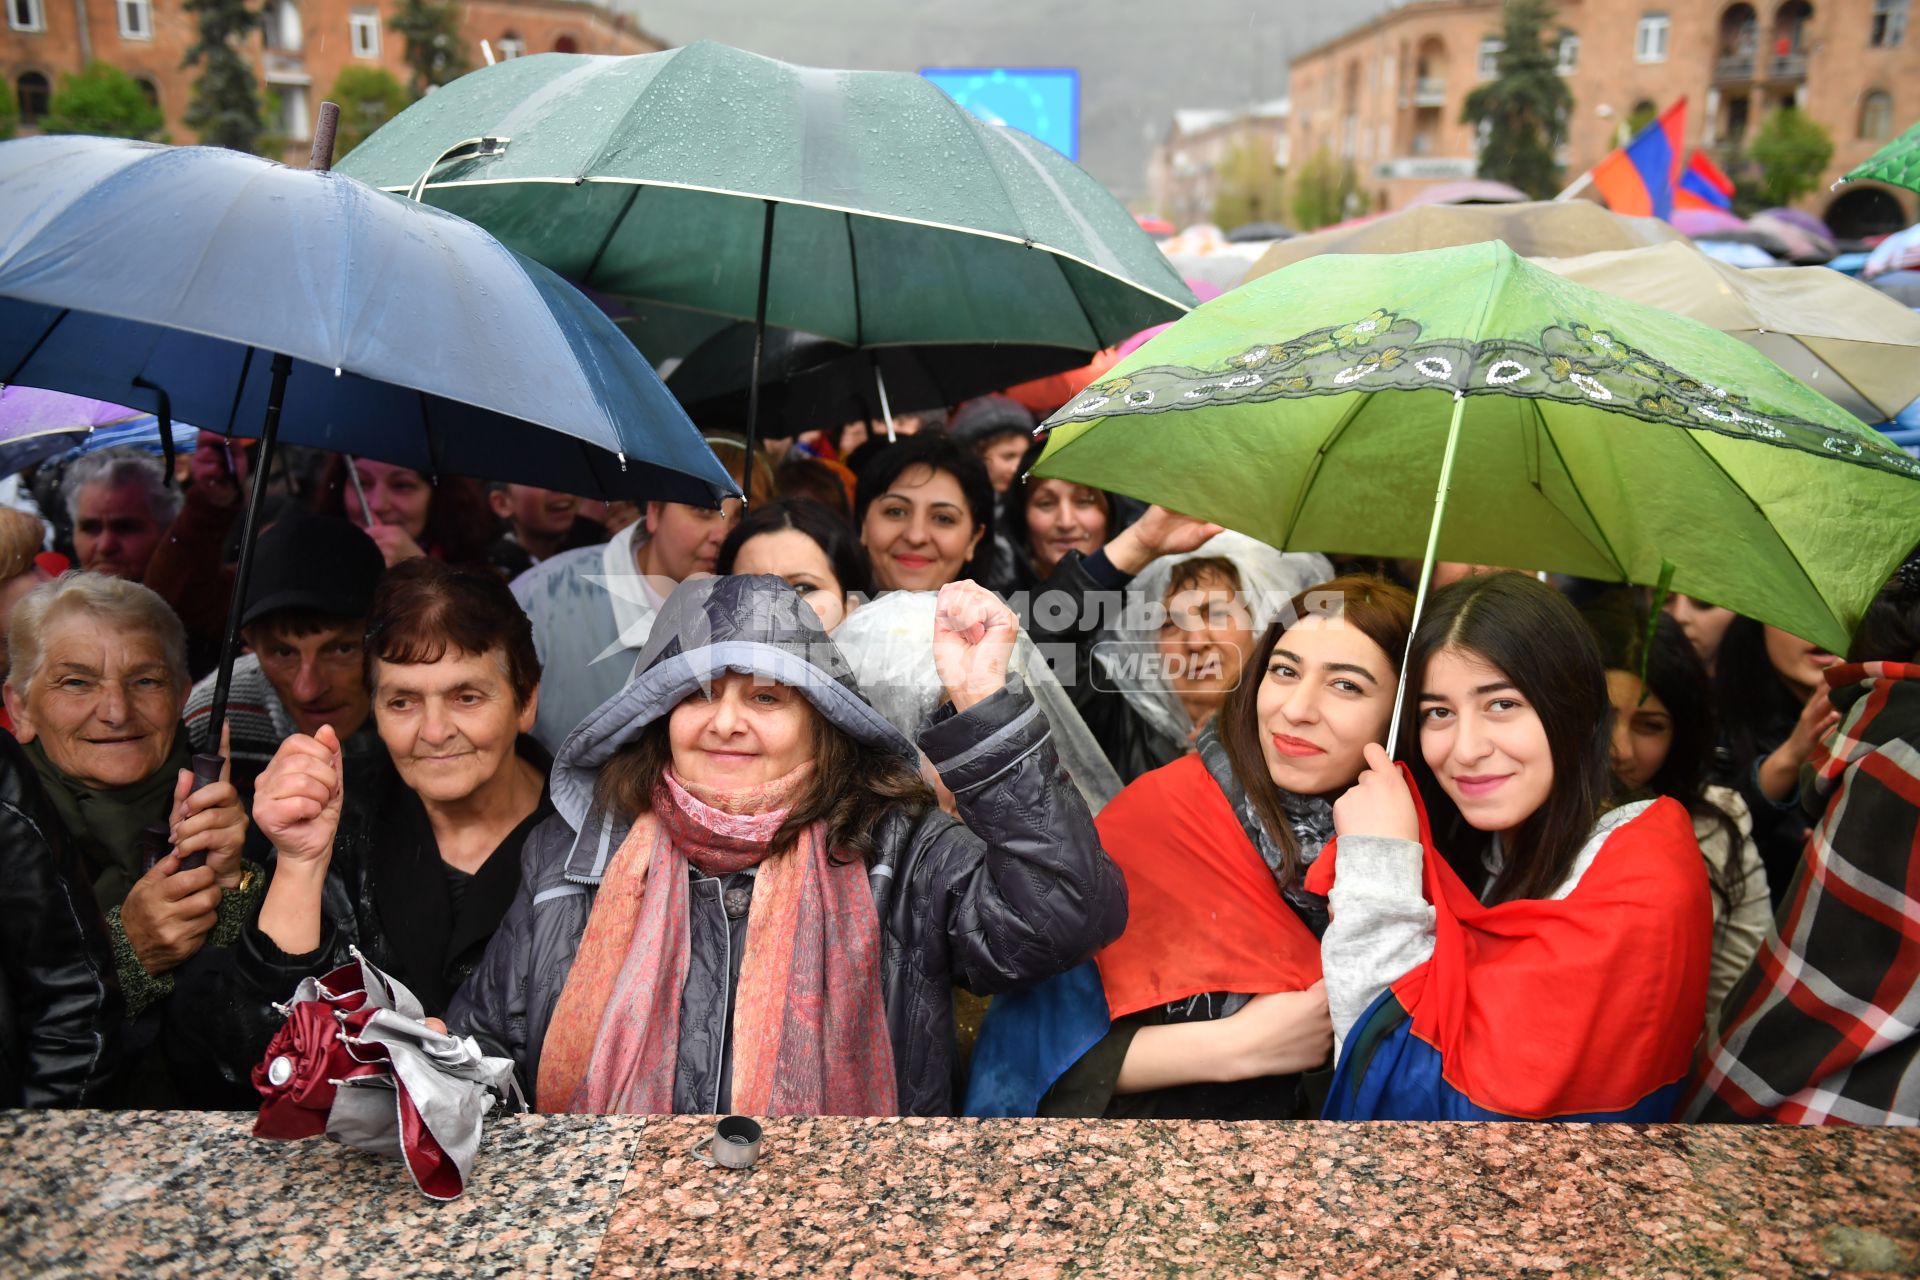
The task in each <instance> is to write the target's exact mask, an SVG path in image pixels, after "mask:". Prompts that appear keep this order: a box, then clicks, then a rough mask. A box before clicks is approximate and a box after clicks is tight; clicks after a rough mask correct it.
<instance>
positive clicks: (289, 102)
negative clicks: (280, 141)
mask: <svg viewBox="0 0 1920 1280" xmlns="http://www.w3.org/2000/svg"><path fill="white" fill-rule="evenodd" d="M273 88H274V92H275V93H277V94H279V95H280V133H281V135H282V136H284V137H285V138H286V139H287V141H289V142H306V141H307V140H309V139H310V138H312V137H313V120H312V118H311V117H310V116H309V115H308V114H307V86H305V85H303V84H279V85H275V86H274V87H273Z"/></svg>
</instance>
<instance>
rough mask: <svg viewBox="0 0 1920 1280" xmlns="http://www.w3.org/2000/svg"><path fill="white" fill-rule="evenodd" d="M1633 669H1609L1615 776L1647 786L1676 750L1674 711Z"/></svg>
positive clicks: (1631, 782) (1634, 786) (1623, 781)
mask: <svg viewBox="0 0 1920 1280" xmlns="http://www.w3.org/2000/svg"><path fill="white" fill-rule="evenodd" d="M1645 688H1646V686H1645V685H1643V684H1641V683H1640V677H1639V676H1638V675H1636V674H1635V673H1634V672H1631V671H1609V672H1607V701H1608V702H1611V703H1612V704H1613V747H1612V762H1613V776H1614V777H1616V778H1618V779H1620V781H1621V782H1622V783H1623V784H1624V785H1626V786H1627V787H1629V788H1639V787H1644V786H1646V785H1647V784H1648V783H1649V782H1651V781H1653V775H1654V774H1656V773H1659V772H1660V766H1661V765H1663V764H1665V763H1666V762H1667V753H1668V752H1669V751H1671V750H1673V713H1672V712H1670V711H1668V710H1667V704H1666V703H1664V702H1662V701H1660V699H1659V698H1658V697H1656V696H1655V695H1654V694H1652V693H1651V692H1649V693H1647V695H1646V699H1645V700H1644V701H1642V700H1641V696H1640V695H1641V691H1642V690H1644V689H1645Z"/></svg>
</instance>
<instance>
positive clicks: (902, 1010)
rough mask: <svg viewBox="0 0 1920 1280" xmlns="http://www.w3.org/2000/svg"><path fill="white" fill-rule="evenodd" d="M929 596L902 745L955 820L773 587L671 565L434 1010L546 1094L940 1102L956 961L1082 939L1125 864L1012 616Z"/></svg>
mask: <svg viewBox="0 0 1920 1280" xmlns="http://www.w3.org/2000/svg"><path fill="white" fill-rule="evenodd" d="M939 614H940V619H939V622H938V623H937V624H936V630H935V636H934V645H933V652H932V653H931V654H929V655H928V658H929V659H930V660H931V661H933V662H934V663H935V665H936V666H937V668H938V669H939V671H940V674H941V679H942V682H943V684H944V685H945V686H946V689H947V692H948V695H949V698H950V700H951V701H950V705H949V707H948V708H943V710H942V712H941V713H940V714H939V715H937V716H936V717H935V719H934V722H933V723H932V724H930V725H929V726H928V727H927V728H926V729H925V730H924V731H923V732H922V733H921V734H920V737H919V745H920V748H921V749H922V750H924V751H925V753H926V755H927V757H928V759H929V760H931V761H932V762H933V764H934V766H935V767H936V769H938V771H939V773H940V776H941V779H942V780H943V781H944V782H945V784H946V785H947V787H948V788H949V789H951V790H952V792H953V794H954V797H955V799H956V801H957V802H958V807H959V810H960V814H961V817H962V818H963V819H964V821H965V825H962V824H961V823H960V822H956V821H954V820H953V819H952V818H950V817H948V816H946V815H944V814H943V813H941V812H940V810H939V809H938V808H937V807H936V806H935V804H934V802H933V796H932V793H931V792H930V791H929V790H928V789H927V788H926V786H925V784H924V783H922V782H921V781H920V780H919V777H918V773H917V761H918V755H917V753H916V752H915V750H914V748H913V746H912V744H910V743H909V742H908V741H907V740H906V739H905V738H904V737H902V736H901V735H900V734H899V732H898V731H897V730H895V729H894V728H893V727H892V726H891V725H890V724H888V723H887V721H886V720H884V719H883V718H882V717H881V716H880V715H879V714H878V713H877V712H875V711H874V710H873V708H872V707H871V706H869V705H868V703H867V702H866V700H865V699H864V698H863V697H862V696H861V694H860V692H859V690H858V688H857V686H856V684H855V682H854V679H853V676H852V674H851V672H850V671H849V669H848V667H847V664H846V662H845V660H844V658H843V657H842V655H841V654H840V652H839V650H838V649H837V648H836V647H835V645H834V643H833V641H832V640H830V639H829V638H828V637H827V635H826V634H825V632H824V631H823V630H822V629H821V627H820V625H819V619H818V617H817V615H816V614H815V612H814V611H813V609H811V608H810V607H808V605H807V604H806V603H805V602H804V601H803V600H802V599H801V598H800V597H799V596H798V595H797V594H795V593H794V591H793V589H792V588H791V587H790V586H788V585H787V584H786V583H785V582H783V581H781V580H780V579H778V578H773V577H727V578H710V579H700V580H694V581H690V582H687V583H684V584H682V585H681V586H680V588H679V589H678V590H676V591H675V592H674V593H673V595H672V596H671V597H670V598H669V599H668V600H667V602H666V604H665V606H664V607H663V608H662V611H661V614H660V619H659V621H658V623H657V624H656V625H655V627H654V630H653V633H652V635H651V637H650V638H649V640H648V643H647V647H646V649H645V651H644V652H643V653H642V655H641V658H640V661H639V663H638V664H637V667H636V675H635V676H634V679H633V680H632V682H631V683H629V684H628V685H627V687H626V688H625V689H623V690H622V691H621V692H620V693H619V694H618V695H616V696H615V697H614V698H612V699H611V700H609V701H608V702H607V703H606V704H604V705H603V706H602V707H601V708H600V709H599V710H598V711H596V712H595V713H594V714H593V715H591V716H589V717H588V718H587V719H586V720H585V721H584V722H582V723H581V724H580V726H579V727H578V728H576V729H575V730H574V731H573V733H572V734H571V735H570V736H569V737H568V738H567V740H566V741H565V742H564V743H563V744H562V746H561V749H560V751H559V753H558V756H557V758H556V764H555V768H554V774H553V801H554V807H555V809H556V810H557V813H556V815H555V816H554V817H553V818H551V819H549V820H548V821H547V822H546V823H544V824H543V825H542V826H541V827H539V828H538V829H536V830H535V831H534V833H533V834H532V836H530V837H529V839H528V842H527V846H526V850H525V853H524V855H523V858H522V879H521V885H520V889H519V893H518V896H517V898H516V899H515V901H514V904H513V906H512V907H511V908H510V909H509V911H508V913H507V917H506V919H505V921H504V922H503V923H502V925H501V927H500V929H499V931H498V932H497V933H496V934H495V936H494V939H493V942H492V943H491V945H490V946H489V947H488V950H487V954H486V956H485V958H484V959H483V960H482V962H481V965H480V967H479V969H477V970H476V971H475V972H474V974H473V976H472V978H471V979H470V980H469V981H468V982H467V984H466V985H465V986H464V987H463V988H462V989H461V991H460V993H459V994H458V996H457V997H456V998H455V1000H454V1003H453V1006H452V1008H451V1009H450V1010H449V1012H448V1015H447V1021H448V1023H449V1024H450V1026H451V1028H452V1030H453V1031H454V1032H456V1033H457V1034H466V1035H472V1036H474V1037H475V1038H476V1039H478V1040H479V1042H480V1043H481V1045H482V1046H483V1047H484V1049H485V1050H486V1051H487V1052H488V1053H490V1054H501V1055H505V1056H508V1057H511V1058H512V1059H513V1060H514V1062H515V1064H516V1066H517V1067H518V1068H519V1072H520V1076H521V1081H522V1084H523V1085H524V1086H526V1088H527V1092H528V1093H529V1095H530V1096H532V1097H533V1098H534V1103H535V1106H536V1107H537V1108H538V1109H539V1110H542V1111H590V1112H668V1111H671V1112H723V1111H729V1110H732V1111H742V1112H748V1113H753V1114H881V1115H884V1114H905V1115H943V1114H949V1113H951V1112H952V1110H953V1108H954V1100H955V1096H956V1093H955V1080H954V1076H955V1062H954V1047H953V1046H954V1028H953V1012H952V1011H953V998H952V990H951V988H952V986H953V985H954V984H955V983H958V984H960V985H962V986H965V987H966V988H968V989H969V990H972V991H974V992H976V993H978V994H982V995H987V994H992V993H995V992H1000V991H1007V990H1012V989H1016V988H1019V987H1023V986H1026V985H1029V984H1031V983H1034V982H1037V981H1039V980H1041V979H1043V978H1046V977H1049V976H1051V975H1053V974H1055V973H1058V972H1060V971H1062V970H1064V969H1066V968H1069V967H1071V966H1072V965H1074V964H1077V963H1079V962H1080V961H1081V960H1083V959H1084V958H1085V957H1086V956H1088V955H1089V954H1091V953H1092V952H1093V951H1094V950H1096V949H1098V948H1099V947H1102V946H1104V945H1106V944H1107V943H1108V942H1110V941H1111V940H1112V939H1113V938H1115V937H1116V936H1117V935H1118V934H1119V933H1120V931H1121V929H1122V928H1123V927H1124V925H1125V923H1126V886H1125V883H1124V881H1123V880H1122V878H1121V875H1120V872H1119V870H1118V869H1117V868H1116V867H1115V866H1114V864H1113V863H1112V862H1111V861H1109V860H1108V858H1107V856H1106V854H1105V853H1104V852H1102V851H1101V848H1100V843H1099V837H1098V835H1097V833H1096V832H1095V830H1094V825H1093V820H1092V818H1091V817H1090V815H1089V814H1088V812H1087V808H1086V805H1085V803H1084V802H1083V801H1082V799H1081V798H1080V795H1079V793H1078V792H1077V791H1076V790H1075V789H1074V787H1073V786H1072V784H1071V783H1070V782H1069V780H1068V778H1067V776H1066V773H1065V771H1064V770H1063V769H1062V768H1061V766H1060V764H1059V761H1058V759H1057V757H1056V756H1055V753H1054V750H1053V748H1052V746H1051V744H1050V743H1049V741H1048V736H1049V731H1048V727H1047V723H1046V719H1045V717H1044V716H1042V715H1041V714H1040V712H1039V710H1038V708H1037V707H1035V706H1034V704H1033V702H1032V700H1031V698H1030V697H1029V696H1028V695H1027V693H1026V692H1025V690H1024V689H1023V688H1022V687H1021V685H1020V683H1019V681H1018V679H1017V677H1009V676H1008V674H1007V659H1008V656H1009V654H1010V652H1011V649H1012V642H1013V639H1014V637H1015V635H1016V634H1017V630H1016V625H1015V620H1014V618H1013V615H1012V614H1011V613H1010V612H1009V611H1008V610H1007V608H1006V606H1005V605H1004V604H1002V603H1001V602H1000V601H999V600H998V598H997V597H995V596H993V594H992V593H991V592H988V591H986V590H985V589H984V588H981V587H978V586H976V585H975V584H973V583H969V582H962V583H955V584H951V585H949V586H948V587H947V588H945V589H944V590H943V591H942V593H941V598H940V602H939Z"/></svg>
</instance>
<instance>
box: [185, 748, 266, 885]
mask: <svg viewBox="0 0 1920 1280" xmlns="http://www.w3.org/2000/svg"><path fill="white" fill-rule="evenodd" d="M231 728H232V726H230V725H228V726H222V728H221V731H220V756H221V767H220V780H219V781H218V782H215V783H212V784H210V785H208V786H204V787H201V788H199V789H198V790H195V789H194V786H193V770H191V769H182V770H181V771H180V780H179V781H178V782H177V783H176V784H175V785H174V789H173V822H172V829H171V831H170V832H169V836H170V838H171V840H172V841H173V848H174V853H175V854H176V855H177V856H178V857H181V858H185V857H187V856H188V855H190V854H195V853H204V854H205V855H206V865H207V866H208V867H209V868H211V869H212V871H213V882H214V883H215V884H217V885H219V886H220V889H221V890H222V892H224V891H226V890H229V889H238V888H239V887H240V875H241V872H240V853H241V850H242V849H243V848H244V847H245V845H246V843H247V811H246V810H245V809H244V808H242V807H241V805H240V793H239V791H237V790H236V789H235V788H234V785H233V782H232V776H233V758H232V753H231V751H230V749H229V743H230V742H231V741H232V733H231ZM216 905H218V904H217V903H216Z"/></svg>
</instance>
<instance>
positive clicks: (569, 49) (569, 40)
mask: <svg viewBox="0 0 1920 1280" xmlns="http://www.w3.org/2000/svg"><path fill="white" fill-rule="evenodd" d="M553 51H554V52H555V53H578V52H580V42H579V41H578V40H575V39H574V38H573V37H572V36H558V37H556V38H555V39H554V42H553Z"/></svg>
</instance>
